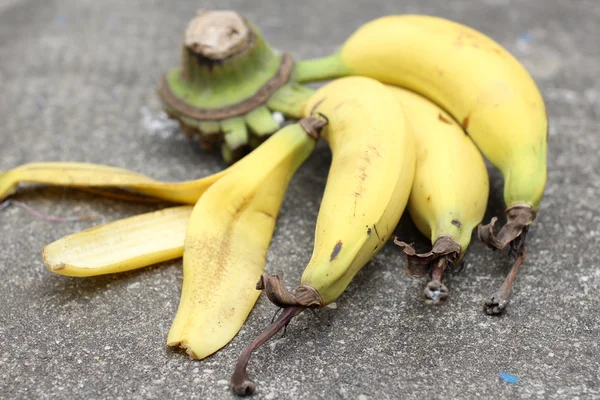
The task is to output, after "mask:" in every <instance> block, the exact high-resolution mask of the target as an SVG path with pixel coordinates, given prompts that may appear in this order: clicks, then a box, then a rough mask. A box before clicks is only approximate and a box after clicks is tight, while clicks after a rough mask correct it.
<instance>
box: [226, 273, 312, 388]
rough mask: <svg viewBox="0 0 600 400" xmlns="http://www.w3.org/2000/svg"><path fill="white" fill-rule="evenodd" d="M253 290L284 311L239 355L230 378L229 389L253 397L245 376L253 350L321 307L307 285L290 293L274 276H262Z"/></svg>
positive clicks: (250, 385) (248, 379) (250, 386)
mask: <svg viewBox="0 0 600 400" xmlns="http://www.w3.org/2000/svg"><path fill="white" fill-rule="evenodd" d="M256 289H258V290H264V291H265V294H266V295H267V297H268V298H269V300H270V301H271V302H272V303H273V304H275V305H276V306H278V307H280V308H283V312H282V313H281V315H280V316H279V318H277V320H276V321H274V322H272V323H271V324H270V325H269V326H268V327H267V328H266V329H265V330H264V331H263V332H262V333H261V334H260V335H259V336H258V337H257V338H256V339H254V341H253V342H252V343H250V344H249V345H248V347H246V348H245V349H244V350H243V351H242V354H240V357H239V358H238V361H237V363H236V365H235V370H234V372H233V375H231V381H230V387H231V390H233V392H234V393H235V394H236V395H238V396H250V395H252V394H254V391H255V389H256V384H255V383H254V382H253V381H252V380H251V379H250V378H249V376H248V371H247V369H248V362H249V361H250V357H251V356H252V353H253V352H254V350H256V349H258V348H259V347H260V346H261V345H263V344H264V343H265V342H267V341H268V340H269V339H270V338H272V337H273V336H274V335H275V334H276V333H277V332H279V331H280V330H281V329H282V328H285V327H286V326H287V325H288V324H289V323H290V321H291V320H292V319H293V318H294V317H295V316H296V315H298V314H300V313H301V312H302V311H304V310H305V309H306V308H308V307H320V306H321V305H322V304H323V301H322V299H321V296H320V295H319V294H318V292H317V291H316V290H315V289H314V288H312V287H310V286H306V285H300V286H299V287H298V288H297V289H296V290H295V291H294V292H293V293H291V292H289V291H288V290H287V289H286V288H285V287H284V286H283V283H282V282H281V277H280V276H277V275H268V274H263V275H262V276H261V278H260V280H259V281H258V283H257V284H256Z"/></svg>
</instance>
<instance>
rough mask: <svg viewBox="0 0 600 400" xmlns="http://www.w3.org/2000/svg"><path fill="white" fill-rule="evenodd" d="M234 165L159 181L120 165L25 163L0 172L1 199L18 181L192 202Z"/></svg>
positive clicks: (177, 201)
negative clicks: (113, 189) (115, 190)
mask: <svg viewBox="0 0 600 400" xmlns="http://www.w3.org/2000/svg"><path fill="white" fill-rule="evenodd" d="M235 168H237V166H236V165H233V166H231V167H229V168H227V169H225V170H223V171H220V172H218V173H216V174H213V175H210V176H207V177H204V178H202V179H197V180H193V181H186V182H160V181H156V180H154V179H152V178H149V177H147V176H145V175H142V174H138V173H136V172H133V171H129V170H126V169H122V168H115V167H109V166H104V165H97V164H88V163H76V162H46V163H31V164H24V165H21V166H19V167H16V168H14V169H11V170H9V171H5V172H4V173H0V201H1V200H3V199H4V198H6V197H8V196H10V195H11V194H12V193H14V191H15V189H16V188H17V186H18V185H19V184H20V183H40V184H45V185H56V186H69V187H80V188H90V187H116V188H123V189H130V190H133V191H135V192H138V193H142V194H145V195H147V196H151V197H156V198H159V199H163V200H169V201H172V202H175V203H185V204H194V203H196V201H197V200H198V198H200V195H202V193H204V191H205V190H206V189H207V188H208V187H209V186H210V185H212V184H213V183H215V182H216V181H217V180H219V179H220V178H222V177H223V176H225V175H227V174H228V173H230V172H231V171H233V170H235Z"/></svg>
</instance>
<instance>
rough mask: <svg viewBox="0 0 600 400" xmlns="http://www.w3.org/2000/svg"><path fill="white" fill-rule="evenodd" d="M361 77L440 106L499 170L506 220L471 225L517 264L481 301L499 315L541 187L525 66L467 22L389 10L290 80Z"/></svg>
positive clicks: (543, 135)
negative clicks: (498, 226) (497, 225)
mask: <svg viewBox="0 0 600 400" xmlns="http://www.w3.org/2000/svg"><path fill="white" fill-rule="evenodd" d="M345 75H363V76H369V77H372V78H375V79H378V80H380V81H382V82H386V83H389V84H394V85H398V86H402V87H406V88H408V89H410V90H413V91H415V92H417V93H419V94H421V95H423V96H425V97H427V98H429V99H431V100H432V101H434V102H436V103H437V104H439V105H440V106H442V107H443V108H444V109H446V110H447V111H448V112H449V113H450V114H451V115H452V116H453V117H454V119H455V120H456V121H459V123H460V124H461V125H462V127H463V128H464V129H465V131H466V132H467V133H468V135H469V136H470V137H471V139H473V141H474V142H475V144H476V145H477V147H478V148H479V149H480V150H481V152H482V153H483V154H484V155H485V156H486V157H487V158H488V159H489V160H490V161H491V162H492V164H494V165H495V166H496V167H497V168H498V169H500V171H501V172H502V174H503V175H504V200H505V202H506V205H507V209H506V216H507V223H506V224H505V225H504V226H503V227H502V229H500V231H499V232H498V234H494V232H493V227H494V223H495V222H496V218H494V219H492V221H491V223H490V224H489V225H486V226H480V227H479V228H478V234H479V237H480V239H481V240H483V241H484V242H485V243H486V244H487V245H488V246H489V247H492V248H498V249H502V248H505V247H506V246H508V245H510V248H511V250H513V251H515V252H516V254H517V255H518V257H517V262H516V263H515V265H514V266H513V268H512V270H511V273H510V274H509V275H508V276H507V279H506V280H505V282H504V284H503V286H502V288H501V289H500V290H499V291H498V292H496V293H494V294H493V295H492V296H491V297H490V298H489V300H488V302H486V305H485V308H486V311H487V312H488V313H491V314H495V313H500V312H501V311H502V310H503V309H504V307H505V306H506V304H507V303H508V298H509V296H510V292H511V288H512V284H513V282H514V280H515V278H516V276H517V270H518V268H519V266H520V265H521V262H522V260H523V259H524V256H525V255H524V252H525V250H524V249H525V244H524V242H525V236H526V233H527V230H528V227H529V225H530V224H531V223H532V222H533V220H534V219H535V216H536V213H537V211H538V209H539V206H540V201H541V198H542V195H543V193H544V187H545V185H546V153H547V133H548V118H547V115H546V109H545V105H544V101H543V98H542V96H541V94H540V92H539V90H538V88H537V86H536V84H535V82H534V81H533V79H532V77H531V76H530V75H529V73H528V72H527V71H526V69H525V68H524V67H523V66H522V65H521V64H520V63H519V62H518V61H517V60H516V59H515V58H514V57H513V56H512V55H511V54H510V53H509V52H508V51H506V50H505V49H504V48H502V46H500V45H499V44H498V43H496V42H495V41H494V40H492V39H490V38H489V37H487V36H485V35H484V34H482V33H481V32H478V31H476V30H474V29H471V28H469V27H467V26H464V25H461V24H458V23H455V22H452V21H449V20H446V19H442V18H437V17H431V16H424V15H395V16H387V17H382V18H378V19H376V20H373V21H371V22H368V23H367V24H365V25H363V26H362V27H360V28H359V29H358V30H357V31H356V32H354V34H353V35H352V36H351V37H350V38H349V39H348V40H347V41H346V42H345V43H344V45H343V46H342V48H341V49H340V50H339V51H338V52H337V53H336V54H334V55H331V56H329V57H325V58H321V59H316V60H309V61H304V62H299V63H297V65H296V78H297V79H298V80H299V81H304V82H306V81H311V80H319V79H326V78H332V77H338V76H345Z"/></svg>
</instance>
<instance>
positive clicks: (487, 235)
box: [477, 204, 536, 250]
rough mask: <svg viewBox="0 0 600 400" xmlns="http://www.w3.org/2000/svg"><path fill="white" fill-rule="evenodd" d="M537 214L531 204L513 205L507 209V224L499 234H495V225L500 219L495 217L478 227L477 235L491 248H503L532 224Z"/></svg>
mask: <svg viewBox="0 0 600 400" xmlns="http://www.w3.org/2000/svg"><path fill="white" fill-rule="evenodd" d="M535 216H536V213H535V211H534V210H533V208H532V207H531V206H530V205H528V204H517V205H513V206H511V207H509V208H508V209H507V210H506V224H504V226H503V227H502V228H501V229H500V231H499V232H498V234H497V235H496V234H494V225H495V224H496V221H498V218H496V217H494V218H492V219H491V221H490V223H489V224H487V225H479V226H478V227H477V236H478V237H479V240H481V241H482V242H483V243H485V244H486V245H487V246H488V247H489V248H491V249H493V250H496V249H499V250H502V249H504V248H505V247H506V246H507V245H508V244H509V243H511V242H513V241H514V240H515V239H516V238H518V237H519V236H520V235H521V233H523V231H524V230H525V229H526V228H527V227H528V226H529V225H531V223H532V222H533V220H534V219H535Z"/></svg>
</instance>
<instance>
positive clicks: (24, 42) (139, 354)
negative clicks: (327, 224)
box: [0, 0, 600, 400]
mask: <svg viewBox="0 0 600 400" xmlns="http://www.w3.org/2000/svg"><path fill="white" fill-rule="evenodd" d="M0 5H2V7H0V89H1V92H0V93H1V94H0V170H2V169H8V168H11V167H14V166H17V165H19V164H22V163H25V162H30V161H43V160H45V161H51V160H69V161H87V162H96V163H104V164H109V165H116V166H121V167H126V168H130V169H133V170H136V171H139V172H142V173H145V174H148V175H151V176H153V177H156V178H160V179H166V180H178V179H185V178H194V177H197V176H201V175H204V174H208V173H210V172H213V171H216V170H218V169H220V168H222V164H221V163H220V161H219V159H218V158H217V157H216V156H212V155H203V156H199V155H198V154H197V153H194V152H193V151H192V150H191V149H190V147H189V146H188V144H187V143H186V142H185V141H184V140H183V139H182V136H181V135H179V134H178V132H176V129H173V128H170V127H169V125H168V124H165V123H164V121H161V120H160V118H159V110H160V107H159V103H158V101H157V98H156V96H155V93H154V86H155V83H156V80H157V78H158V77H159V75H160V74H161V72H163V71H164V70H166V69H167V68H169V67H170V66H172V65H173V64H174V63H176V62H177V61H178V49H177V47H176V46H174V44H175V43H177V42H178V41H179V40H180V38H181V34H182V29H183V24H185V23H186V22H187V21H188V20H189V18H190V16H191V15H192V14H193V13H194V11H195V9H196V8H199V7H203V8H212V7H215V6H218V7H219V8H233V9H235V10H238V11H239V12H241V13H243V14H244V15H246V16H248V17H249V18H250V19H251V20H253V21H255V22H256V23H257V24H258V25H259V26H260V27H261V28H262V30H263V31H264V34H265V36H266V37H267V38H268V39H269V40H270V41H271V43H272V44H274V45H275V46H277V47H279V48H282V49H287V50H290V51H292V52H293V54H294V55H295V56H296V57H309V56H319V55H324V54H326V53H328V52H330V51H332V50H333V49H334V48H335V47H336V45H337V44H339V43H341V42H342V41H343V40H344V38H345V37H346V36H347V35H348V34H350V32H352V31H353V29H354V28H355V27H357V26H358V25H359V24H361V23H362V22H365V21H367V20H369V19H371V18H374V17H377V16H380V15H383V14H390V13H427V14H434V15H440V16H444V17H448V18H451V19H455V20H458V21H461V22H463V23H467V24H469V25H471V26H473V27H475V28H477V29H480V30H482V31H484V32H486V33H487V34H489V35H491V36H492V37H494V38H495V39H497V40H498V41H499V42H500V43H502V44H503V45H504V46H506V47H507V48H508V49H509V50H510V51H511V52H513V53H514V54H515V55H516V56H517V57H518V58H519V59H520V60H522V61H523V62H524V63H525V64H526V65H527V66H528V68H530V71H531V72H532V74H533V75H534V77H535V79H536V80H537V82H538V83H539V85H540V87H541V89H542V91H543V93H544V95H545V98H546V100H547V105H548V113H549V116H550V121H551V129H550V146H549V174H548V187H547V191H546V195H545V198H544V201H543V205H542V209H541V212H540V214H539V217H538V219H537V221H536V223H535V226H534V227H533V228H532V230H531V233H530V247H529V258H528V261H527V263H526V265H525V267H524V269H523V271H522V273H521V276H520V277H519V279H518V281H517V285H516V289H515V293H514V297H513V300H512V303H511V305H510V306H509V309H508V311H507V313H506V314H505V315H504V316H502V317H500V318H493V317H489V316H486V315H484V314H483V313H482V312H481V310H480V306H481V304H482V299H483V298H484V296H485V295H486V294H488V293H490V292H491V291H492V289H494V288H496V287H498V286H499V285H500V283H501V282H502V279H503V276H504V274H505V273H506V270H507V267H508V263H507V260H506V256H505V255H503V254H500V253H492V252H490V251H488V250H487V249H485V248H484V246H483V245H481V244H480V243H477V242H475V243H474V244H473V246H472V248H471V251H470V253H469V256H468V262H467V267H466V269H465V270H464V271H463V272H462V273H460V274H454V275H451V276H450V279H449V281H448V286H449V288H450V290H451V298H450V300H449V302H448V303H447V304H446V305H444V306H441V307H428V306H426V305H424V304H423V302H422V299H421V292H422V290H423V287H424V285H425V281H423V280H415V279H412V278H409V277H406V276H404V273H403V270H404V264H403V261H400V260H401V258H400V252H399V250H398V249H397V248H394V247H393V246H391V245H388V247H387V248H386V249H385V250H384V251H383V252H382V253H381V254H380V255H379V256H378V257H377V258H376V259H375V260H374V261H373V262H372V263H370V264H369V265H368V266H367V267H366V268H365V269H364V270H363V271H361V273H360V274H359V275H358V276H357V278H356V279H355V281H354V282H353V283H352V284H351V286H350V287H349V289H348V291H347V292H346V293H345V294H344V295H343V296H342V297H341V298H340V299H339V301H338V302H337V308H336V309H330V308H327V309H324V310H322V311H321V312H319V314H318V318H317V317H315V316H313V315H312V314H310V313H306V314H303V315H302V316H301V317H299V318H298V319H297V321H295V322H294V323H293V324H292V325H291V326H290V327H289V329H288V332H287V335H286V337H285V338H283V339H278V340H276V341H273V342H271V344H270V345H267V346H265V347H264V348H263V349H262V350H261V351H259V352H258V353H257V354H256V356H255V358H254V359H253V361H252V362H251V365H250V371H251V374H252V376H253V377H254V378H255V379H256V380H257V382H258V384H259V388H258V392H257V396H256V398H259V399H373V400H379V399H448V398H461V399H474V398H488V399H507V398H540V399H542V398H544V399H546V398H581V399H594V398H596V399H597V398H600V379H599V378H598V374H599V372H600V349H599V339H600V337H599V336H600V335H599V325H600V324H599V312H600V306H599V301H598V295H599V289H600V267H599V262H600V252H599V246H598V243H599V240H598V238H599V235H600V230H599V228H598V225H599V223H600V211H599V209H600V207H599V203H600V202H599V200H598V198H599V197H600V179H599V173H598V171H599V170H600V161H599V160H600V159H599V157H598V154H599V153H600V136H599V133H600V132H599V128H598V116H599V115H600V83H599V80H598V77H600V48H599V47H598V35H599V33H600V25H599V24H598V21H599V20H600V3H599V2H597V1H596V0H588V1H586V0H572V1H570V2H567V1H564V0H530V1H527V2H525V1H518V0H485V1H480V0H457V1H446V2H442V1H437V0H419V1H410V2H409V1H404V0H402V1H386V2H384V1H367V0H364V1H363V0H360V1H358V0H356V1H353V2H349V1H341V0H338V1H312V0H311V1H307V0H305V1H302V2H291V1H286V2H273V1H258V0H252V1H242V0H238V1H218V2H217V1H196V2H194V1H178V2H166V1H158V0H153V1H141V0H130V1H127V2H124V1H117V0H106V1H101V2H100V1H95V0H44V1H34V0H20V1H6V0H4V1H3V2H2V3H0ZM329 161H330V156H329V153H328V150H327V149H326V148H325V147H324V146H321V147H320V148H319V150H318V151H317V152H316V153H315V154H314V156H313V157H312V158H311V159H310V161H309V162H308V163H307V164H306V165H305V166H303V167H302V169H301V170H300V172H299V173H298V175H297V176H296V177H295V179H294V181H293V182H292V185H291V188H290V191H289V194H288V196H287V199H286V201H285V204H284V206H283V210H282V212H281V216H280V219H279V224H278V228H277V230H276V232H275V236H274V239H273V244H272V247H271V249H270V252H269V257H268V265H267V269H268V271H271V272H283V273H285V276H286V279H287V281H288V282H295V281H296V280H297V279H298V277H299V276H300V274H301V271H302V269H303V266H304V264H305V262H306V261H307V260H308V258H309V256H310V252H311V249H312V233H313V229H314V223H315V218H316V213H317V205H318V203H319V198H320V196H321V194H322V190H323V187H324V184H325V178H326V173H327V168H328V163H329ZM490 172H491V177H492V182H493V187H492V196H491V202H490V206H489V212H488V216H487V217H489V216H492V215H495V214H501V213H502V210H503V204H502V195H501V187H502V180H501V176H500V175H499V174H498V173H497V172H496V171H494V170H492V171H490ZM14 199H15V200H19V201H23V202H26V203H27V204H29V205H31V206H33V207H35V208H36V209H38V210H41V211H43V212H46V213H50V214H55V215H85V214H97V215H101V216H102V221H110V220H115V219H119V218H123V217H126V216H131V215H135V214H138V213H141V212H145V211H149V210H152V209H154V208H155V206H149V205H139V204H131V203H124V202H119V201H116V200H109V199H102V198H97V197H94V196H92V195H89V194H86V193H82V192H78V191H73V190H65V189H58V188H44V189H38V190H22V191H20V192H19V193H18V194H17V195H16V196H14ZM487 217H486V218H487ZM102 221H101V222H102ZM95 223H97V222H71V223H54V222H48V221H44V220H40V219H37V218H35V217H33V216H31V215H30V214H28V213H26V212H25V211H24V210H23V209H20V208H17V207H10V208H8V209H5V210H3V211H1V212H0V272H1V274H2V279H1V282H0V296H1V305H0V338H1V339H0V342H1V343H2V345H1V346H0V397H2V398H6V399H17V398H23V399H28V398H52V399H63V398H64V399H74V398H86V399H101V398H102V399H106V398H115V399H117V398H122V399H126V398H127V399H167V398H194V399H228V398H232V397H233V396H232V395H231V394H230V393H229V392H228V391H227V380H228V378H229V376H230V373H231V371H232V367H233V364H234V362H235V360H236V358H237V356H238V354H239V352H240V351H241V349H242V348H243V347H244V346H245V345H246V344H247V343H249V341H250V340H251V339H252V338H253V337H255V336H256V335H257V334H258V333H259V331H260V330H261V329H262V328H263V327H264V326H265V325H266V324H267V323H268V322H269V320H270V318H271V316H272V314H273V312H274V307H273V306H272V305H271V304H270V303H269V302H268V301H267V300H266V299H265V298H261V299H260V301H259V303H258V305H257V307H256V309H255V311H254V312H253V313H252V314H251V315H250V318H249V320H248V322H247V324H246V326H245V327H244V328H243V330H242V331H241V332H240V334H239V335H238V336H237V337H236V338H235V340H234V341H233V342H232V343H231V344H230V345H229V346H227V347H226V348H224V349H223V350H222V351H220V352H219V353H217V354H216V355H214V356H213V357H210V358H209V359H207V360H204V361H200V362H197V361H196V362H194V361H190V360H189V359H188V358H187V357H186V356H184V355H183V354H180V353H177V352H173V351H170V350H169V349H167V348H166V347H165V338H166V334H167V331H168V328H169V324H170V321H171V318H172V317H173V315H174V313H175V310H176V307H177V303H178V299H179V292H180V285H181V279H182V273H181V262H180V261H174V262H169V263H165V264H163V265H158V266H154V267H151V268H146V269H143V270H140V271H136V272H131V273H125V274H121V275H114V276H105V277H98V278H90V279H74V278H66V277H61V276H56V275H53V274H51V273H50V272H48V271H46V269H45V268H44V266H43V264H42V259H41V256H40V250H41V249H42V247H43V246H44V245H45V244H47V243H50V242H52V241H54V240H56V239H58V238H59V237H61V236H63V235H65V234H68V233H71V232H75V231H78V230H81V229H83V228H87V227H90V226H92V225H94V224H95ZM398 232H399V233H401V234H402V235H403V237H405V238H407V239H408V240H415V241H417V243H419V244H420V245H423V246H424V245H425V244H426V241H425V240H424V239H423V238H421V237H420V236H419V235H418V234H417V232H416V231H415V228H414V227H413V226H412V225H411V224H410V222H409V221H407V220H406V219H404V220H403V221H402V223H401V225H400V227H399V228H398ZM290 284H291V283H290ZM502 372H507V373H511V374H514V375H515V376H517V377H518V378H519V382H518V383H517V384H508V383H506V382H504V381H502V380H501V379H499V373H502Z"/></svg>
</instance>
